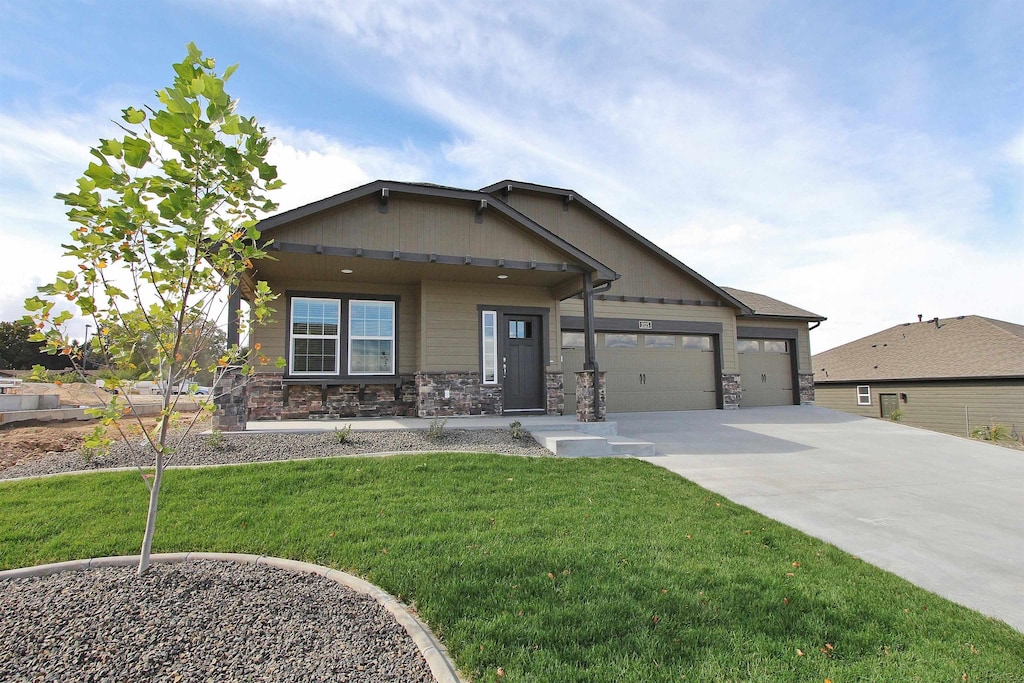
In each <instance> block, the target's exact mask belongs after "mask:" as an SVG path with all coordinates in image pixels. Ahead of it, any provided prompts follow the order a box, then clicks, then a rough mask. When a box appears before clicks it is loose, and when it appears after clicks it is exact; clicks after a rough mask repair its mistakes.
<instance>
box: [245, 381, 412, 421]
mask: <svg viewBox="0 0 1024 683" xmlns="http://www.w3.org/2000/svg"><path fill="white" fill-rule="evenodd" d="M401 379H402V383H401V385H398V386H395V385H393V384H367V385H365V386H363V387H362V388H360V386H359V385H358V384H336V385H328V386H326V387H324V386H323V385H322V384H290V385H285V383H284V377H283V376H282V375H279V374H270V373H260V374H257V375H256V376H255V377H253V378H252V381H251V383H250V385H249V387H248V390H249V391H248V393H249V399H248V406H249V411H248V412H249V419H250V420H307V419H317V418H320V419H332V418H339V417H407V416H410V415H415V414H416V398H417V395H416V383H415V382H414V380H413V378H411V377H403V378H401Z"/></svg>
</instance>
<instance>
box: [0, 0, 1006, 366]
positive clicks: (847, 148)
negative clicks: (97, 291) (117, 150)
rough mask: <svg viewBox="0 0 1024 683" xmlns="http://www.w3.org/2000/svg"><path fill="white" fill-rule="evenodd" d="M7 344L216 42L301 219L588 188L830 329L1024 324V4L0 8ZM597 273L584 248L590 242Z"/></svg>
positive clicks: (0, 187)
mask: <svg viewBox="0 0 1024 683" xmlns="http://www.w3.org/2000/svg"><path fill="white" fill-rule="evenodd" d="M0 17H3V18H2V19H0V264H2V265H0V320H11V319H14V318H16V317H19V316H20V305H21V301H22V300H23V299H24V297H25V296H27V295H28V294H31V293H32V292H33V287H34V286H35V285H37V284H40V283H42V282H44V281H47V280H48V279H49V278H52V276H53V274H54V273H55V272H56V270H57V269H58V267H59V265H60V264H59V255H60V246H59V245H60V242H61V240H62V239H63V238H64V237H65V236H66V234H67V231H68V230H69V226H68V224H67V223H66V221H65V219H64V217H63V207H62V206H61V204H60V203H59V202H57V201H56V200H54V199H52V196H53V194H54V193H55V192H57V191H62V190H66V189H67V188H69V187H70V186H71V185H72V184H73V182H74V179H75V178H77V177H78V176H79V175H80V173H81V171H82V170H83V169H84V168H85V166H86V164H87V154H88V148H89V146H90V145H92V144H94V143H95V142H96V140H98V139H99V138H100V137H108V136H110V135H112V134H113V132H114V131H113V126H112V124H111V123H110V120H111V119H113V118H115V117H116V116H117V113H118V112H119V110H120V109H122V108H124V107H126V106H129V105H134V106H139V105H141V104H144V103H151V102H152V101H153V91H154V90H156V89H158V88H160V87H162V86H164V85H165V84H167V83H168V82H169V81H170V79H171V71H170V65H171V64H172V63H173V62H175V61H179V60H180V59H181V57H183V56H184V54H185V47H184V46H185V44H186V43H187V42H188V41H195V42H196V43H197V44H198V45H199V47H200V48H201V49H203V50H204V52H205V53H206V54H208V55H209V56H212V57H215V58H216V59H217V60H218V66H219V67H220V68H223V67H226V66H228V65H230V64H234V63H239V64H240V65H241V67H240V69H239V71H238V72H237V73H236V74H235V76H234V77H233V78H232V81H231V86H230V88H229V91H230V92H231V94H232V95H233V96H235V97H237V98H239V99H240V101H241V102H240V106H239V109H240V111H241V112H243V113H245V114H247V115H254V116H256V117H257V118H259V119H260V121H261V122H262V123H263V124H264V125H266V126H267V127H268V128H269V130H270V132H271V134H272V135H274V136H275V137H276V138H277V143H276V145H275V148H274V152H273V155H274V160H275V162H276V163H278V165H279V169H280V172H281V175H282V177H283V178H284V179H285V180H286V181H287V182H288V186H287V187H286V188H285V189H284V190H282V192H281V194H280V195H279V196H278V200H279V201H280V203H281V204H282V208H290V207H294V206H297V205H300V204H303V203H305V202H308V201H313V200H316V199H319V198H322V197H325V196H328V195H330V194H334V193H336V192H339V191H342V190H345V189H348V188H350V187H353V186H356V185H358V184H361V183H363V182H366V181H368V180H371V179H374V178H378V177H380V178H390V179H396V180H410V181H429V182H436V183H443V184H450V185H457V186H463V187H472V188H476V187H481V186H484V185H486V184H489V183H491V182H494V181H497V180H500V179H503V178H514V179H519V180H525V181H530V182H536V183H543V184H550V185H557V186H560V187H570V188H573V189H574V190H576V191H577V192H579V193H580V194H582V195H584V196H586V197H587V198H588V199H590V200H591V201H593V202H595V203H596V204H598V205H599V206H601V207H603V208H604V209H606V210H608V211H609V212H610V213H612V214H613V215H615V216H617V217H618V218H620V219H621V220H623V221H624V222H626V223H627V224H628V225H630V226H631V227H632V228H634V229H635V230H637V231H638V232H640V233H642V234H644V235H645V236H647V237H648V238H650V239H652V240H653V241H655V242H656V243H658V244H659V245H661V246H663V247H664V248H666V249H667V250H668V251H670V252H671V253H673V254H674V255H675V256H677V257H678V258H680V259H681V260H682V261H684V262H685V263H687V264H688V265H689V266H691V267H692V268H694V269H696V270H697V271H698V272H700V273H702V274H703V275H705V276H706V277H708V278H710V279H711V280H712V281H714V282H716V283H718V284H720V285H726V286H733V287H739V288H741V289H748V290H753V291H758V292H762V293H765V294H768V295H770V296H774V297H776V298H779V299H782V300H785V301H788V302H790V303H793V304H796V305H798V306H802V307H804V308H807V309H810V310H812V311H815V312H817V313H820V314H822V315H825V316H827V317H828V318H829V320H828V321H827V322H825V323H824V324H823V325H822V326H821V327H820V328H819V329H818V330H816V331H815V332H814V333H813V336H812V345H813V347H814V349H813V350H814V351H822V350H825V349H827V348H830V347H832V346H835V345H837V344H840V343H844V342H847V341H850V340H852V339H855V338H858V337H860V336H864V335H866V334H869V333H872V332H875V331H877V330H880V329H883V328H885V327H888V326H891V325H894V324H897V323H900V322H907V321H910V320H916V316H917V314H919V313H920V314H922V315H924V316H925V317H926V318H931V317H934V316H941V317H946V316H955V315H965V314H980V315H987V316H991V317H995V318H1000V319H1003V320H1009V321H1011V322H1017V323H1024V294H1022V291H1024V275H1022V273H1021V266H1022V263H1024V3H1020V2H1016V1H1007V2H984V1H970V2H958V3H943V2H920V3H917V2H889V3H881V2H879V3H870V2H857V3H847V2H834V3H827V2H771V3H769V2H755V1H753V0H751V1H748V2H728V1H723V2H707V3H697V2H643V3H629V2H623V1H615V2H600V1H595V2H558V3H551V2H503V3H492V2H483V1H480V0H454V1H450V2H444V3H427V2H414V1H410V0H391V1H389V2H386V3H375V2H364V1H360V0H348V1H346V2H334V3H332V2H326V1H322V2H299V1H298V0H295V1H293V2H271V1H270V0H263V1H261V0H244V1H242V0H239V1H234V0H219V1H218V0H205V1H204V2H174V3H170V2H145V3H139V2H100V1H98V0H97V1H96V2H72V1H66V2H54V3H27V2H2V1H0ZM582 246H584V248H585V245H582Z"/></svg>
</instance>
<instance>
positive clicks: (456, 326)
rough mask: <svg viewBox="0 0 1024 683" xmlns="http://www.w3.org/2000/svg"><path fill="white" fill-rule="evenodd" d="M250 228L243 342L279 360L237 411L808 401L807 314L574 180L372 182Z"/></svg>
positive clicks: (301, 414) (461, 411)
mask: <svg viewBox="0 0 1024 683" xmlns="http://www.w3.org/2000/svg"><path fill="white" fill-rule="evenodd" d="M259 228H260V230H261V231H262V239H263V240H264V241H265V242H266V243H267V244H268V247H267V248H268V250H269V252H270V254H271V256H272V257H273V258H272V259H264V260H261V261H259V262H258V263H256V264H255V265H254V267H253V269H252V270H251V271H250V272H248V273H247V274H246V277H245V278H244V279H243V282H242V285H241V288H240V291H238V292H236V293H235V295H234V297H235V300H236V301H237V300H238V299H239V298H240V297H242V296H248V295H250V294H251V291H252V288H253V286H254V283H255V282H256V281H257V280H265V281H267V282H268V283H269V285H270V287H271V289H272V290H273V291H274V292H277V293H279V294H280V295H281V296H280V298H279V300H278V301H277V302H276V305H275V308H276V309H277V311H278V312H277V314H276V322H274V323H271V324H269V325H266V326H262V327H258V328H256V329H255V330H254V331H253V332H252V336H251V340H252V341H253V342H257V343H259V344H260V348H261V353H262V354H263V355H265V356H268V357H283V358H284V359H285V360H286V365H285V367H284V369H283V371H282V370H278V369H276V368H272V367H269V366H268V367H264V368H261V371H260V372H259V373H258V374H257V375H256V377H255V378H254V379H253V380H251V381H250V382H249V384H248V385H247V387H246V392H247V398H246V399H245V401H244V403H245V410H246V413H247V416H248V418H249V419H296V418H298V419H304V418H314V417H319V416H339V417H349V416H378V415H416V416H422V417H431V416H450V415H479V414H511V415H515V414H520V413H548V414H558V413H563V412H569V413H571V412H572V411H576V412H577V414H578V415H579V416H580V419H600V418H601V416H602V414H603V412H604V410H605V409H607V410H609V411H612V412H617V411H637V410H691V409H715V408H737V407H741V406H747V405H774V404H798V403H801V402H809V401H811V400H813V391H814V387H813V383H812V381H811V377H812V374H811V373H812V371H811V365H810V350H809V345H808V334H807V330H808V324H809V323H812V322H813V323H818V322H820V321H822V320H824V318H822V317H821V316H817V315H815V314H813V313H809V312H808V311H804V310H802V309H799V308H796V307H794V306H790V305H788V304H784V303H782V302H779V301H776V300H774V299H771V298H769V297H765V296H762V295H758V294H754V293H751V292H744V291H741V290H729V289H726V288H723V287H719V286H717V285H715V284H714V283H712V282H710V281H709V280H708V279H707V278H705V277H703V276H701V275H700V274H699V273H697V272H695V271H693V270H692V269H691V268H689V267H688V266H686V265H685V264H684V263H682V262H680V261H679V260H678V259H676V258H675V257H673V256H671V255H670V254H668V253H667V252H665V251H664V250H663V249H661V248H659V247H658V246H656V245H655V244H653V243H651V242H650V241H649V240H647V239H646V238H644V237H643V236H641V235H639V234H638V233H636V232H634V231H633V230H632V229H630V228H629V227H627V226H626V225H624V224H623V223H622V222H620V221H619V220H617V219H616V218H614V217H612V216H611V215H609V214H608V213H606V212H605V211H604V210H602V209H601V208H599V207H598V206H596V205H595V204H593V203H591V202H590V201H588V200H587V199H585V198H584V197H581V196H580V195H579V194H578V193H576V192H574V191H572V190H567V189H560V188H553V187H547V186H543V185H534V184H530V183H521V182H515V181H507V180H506V181H502V182H500V183H495V184H494V185H491V186H488V187H485V188H483V189H481V190H466V189H461V188H453V187H443V186H439V185H430V184H420V183H402V182H394V181H383V180H378V181H374V182H371V183H368V184H366V185H363V186H361V187H357V188H355V189H352V190H349V191H347V192H342V193H341V194H338V195H335V196H333V197H328V198H326V199H323V200H321V201H318V202H314V203H312V204H309V205H306V206H303V207H300V208H297V209H293V210H291V211H286V212H283V213H281V214H278V215H276V216H273V217H271V218H268V219H266V220H264V221H263V222H262V223H261V224H260V226H259ZM595 373H596V374H595ZM595 377H596V378H597V381H596V382H595ZM595 384H596V388H595Z"/></svg>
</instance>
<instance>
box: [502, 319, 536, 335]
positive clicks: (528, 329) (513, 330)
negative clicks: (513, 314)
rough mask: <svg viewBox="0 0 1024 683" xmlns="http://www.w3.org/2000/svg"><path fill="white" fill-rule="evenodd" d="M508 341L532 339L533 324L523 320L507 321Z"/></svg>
mask: <svg viewBox="0 0 1024 683" xmlns="http://www.w3.org/2000/svg"><path fill="white" fill-rule="evenodd" d="M508 338H509V339H533V323H529V322H527V321H525V320H509V321H508Z"/></svg>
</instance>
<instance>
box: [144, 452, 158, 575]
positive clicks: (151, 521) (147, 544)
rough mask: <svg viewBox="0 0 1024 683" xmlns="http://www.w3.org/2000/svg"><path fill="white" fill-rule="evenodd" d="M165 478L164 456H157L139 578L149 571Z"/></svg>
mask: <svg viewBox="0 0 1024 683" xmlns="http://www.w3.org/2000/svg"><path fill="white" fill-rule="evenodd" d="M163 478H164V454H163V453H160V452H158V453H157V454H156V473H155V474H154V475H153V488H152V489H150V491H149V513H148V514H147V515H146V533H144V534H143V535H142V550H141V552H140V553H139V576H142V575H143V574H145V573H146V570H147V569H149V553H150V550H152V548H153V535H154V533H155V532H156V507H157V501H158V500H159V499H160V484H161V482H162V481H163Z"/></svg>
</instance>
